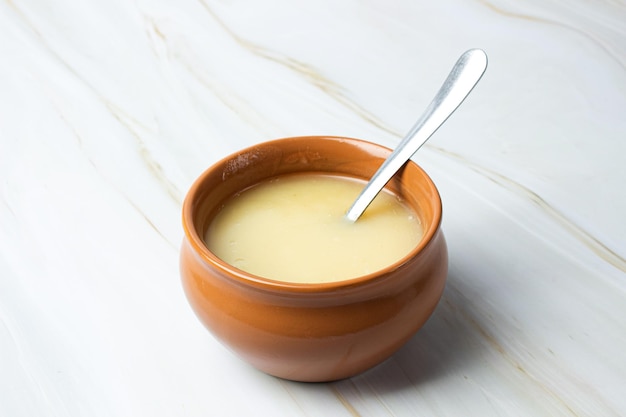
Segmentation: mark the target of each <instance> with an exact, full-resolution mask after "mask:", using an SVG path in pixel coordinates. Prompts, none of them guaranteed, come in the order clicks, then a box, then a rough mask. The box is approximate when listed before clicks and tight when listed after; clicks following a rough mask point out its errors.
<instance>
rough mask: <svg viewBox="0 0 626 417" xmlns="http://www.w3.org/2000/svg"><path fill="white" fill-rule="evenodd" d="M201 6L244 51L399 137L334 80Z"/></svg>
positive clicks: (206, 7)
mask: <svg viewBox="0 0 626 417" xmlns="http://www.w3.org/2000/svg"><path fill="white" fill-rule="evenodd" d="M199 1H200V4H201V5H202V6H203V7H204V9H205V10H206V11H207V13H209V15H211V17H212V18H213V19H214V20H215V21H216V22H217V23H218V24H219V25H220V27H221V28H222V29H223V30H224V31H225V32H226V33H227V34H228V35H229V36H230V37H231V38H232V39H233V40H235V42H237V44H239V45H240V46H241V47H243V48H244V49H246V50H248V51H249V52H251V53H253V54H255V55H257V56H259V57H261V58H264V59H266V60H269V61H272V62H275V63H277V64H279V65H282V66H284V67H286V68H288V69H290V70H291V71H293V72H295V73H297V74H299V75H300V76H301V77H303V78H304V79H305V80H306V81H307V82H308V83H310V84H311V85H313V86H315V87H316V88H318V89H319V90H321V91H323V92H324V93H325V94H327V95H328V96H329V97H331V98H332V99H334V100H335V101H337V102H338V103H340V104H341V105H342V106H344V107H346V108H348V109H349V110H351V111H352V112H354V113H355V114H356V115H358V116H359V117H361V118H362V119H363V120H365V121H366V122H368V123H370V124H372V125H373V126H375V127H377V128H378V129H381V130H383V131H385V132H388V133H391V134H394V135H397V132H395V131H394V130H393V129H392V128H391V127H389V126H388V125H387V124H385V123H384V122H383V121H382V120H380V119H379V118H378V117H376V115H374V114H373V113H371V112H369V111H367V110H366V109H364V108H363V107H362V106H360V105H359V104H358V103H356V102H355V101H354V100H352V99H350V98H349V97H348V96H347V95H346V93H345V91H344V90H343V88H342V87H341V86H340V85H339V84H337V83H335V82H333V81H332V80H330V79H328V78H326V77H324V76H323V75H322V74H320V72H319V71H318V70H317V69H315V68H314V67H313V66H311V65H309V64H306V63H304V62H302V61H299V60H297V59H294V58H291V57H289V56H285V55H282V54H280V53H278V52H276V51H273V50H271V49H268V48H266V47H263V46H261V45H257V44H255V43H253V42H250V41H248V40H247V39H243V38H242V37H240V36H239V35H238V34H236V33H235V32H234V31H233V30H232V29H230V28H229V27H228V25H227V24H226V23H224V21H223V20H221V19H220V18H219V16H218V15H217V14H216V13H215V12H214V11H213V10H212V9H211V7H209V5H207V4H206V2H205V1H203V0H199Z"/></svg>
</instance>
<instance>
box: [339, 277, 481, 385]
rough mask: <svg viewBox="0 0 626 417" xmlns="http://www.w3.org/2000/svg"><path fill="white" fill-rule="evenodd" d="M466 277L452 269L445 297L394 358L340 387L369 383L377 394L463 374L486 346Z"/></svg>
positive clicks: (341, 382)
mask: <svg viewBox="0 0 626 417" xmlns="http://www.w3.org/2000/svg"><path fill="white" fill-rule="evenodd" d="M466 279H467V277H465V278H464V277H460V276H458V275H456V274H455V273H454V272H452V271H450V273H449V275H448V280H447V284H446V288H445V290H444V293H443V295H442V298H441V300H440V302H439V304H438V305H437V308H436V309H435V311H434V312H433V315H432V316H431V317H430V319H429V320H428V321H427V322H426V324H425V325H424V326H423V327H422V328H421V329H420V330H419V331H418V332H417V333H416V334H415V335H414V336H413V337H412V338H411V339H410V340H409V341H408V342H407V343H406V344H405V345H404V346H403V347H402V348H400V350H398V351H397V352H396V353H395V354H394V355H393V356H392V357H391V358H389V359H387V360H386V361H385V362H383V363H381V364H380V365H378V366H376V367H374V368H372V369H370V370H369V371H366V372H365V373H363V374H360V375H357V376H355V377H352V378H350V379H347V380H343V381H337V382H335V383H334V384H335V386H336V388H338V389H340V390H341V389H342V387H347V386H348V385H356V386H359V385H366V386H367V387H368V389H371V390H374V391H375V392H376V393H378V394H384V393H386V392H395V391H399V390H405V389H411V388H416V387H418V386H419V385H420V384H424V383H425V382H427V381H432V380H436V379H437V378H440V377H442V376H444V375H449V374H456V375H463V374H464V369H467V368H468V367H469V366H470V365H471V363H472V362H474V361H476V360H478V358H480V356H481V352H482V351H483V349H485V343H484V342H485V336H486V332H485V330H484V329H485V324H484V323H481V322H480V320H481V319H480V318H479V316H478V315H476V314H473V310H472V305H471V304H473V303H474V302H475V300H469V299H467V298H466V296H464V294H466V293H467V292H466V291H464V286H465V285H467V284H464V282H465V280H466Z"/></svg>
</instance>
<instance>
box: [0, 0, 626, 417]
mask: <svg viewBox="0 0 626 417" xmlns="http://www.w3.org/2000/svg"><path fill="white" fill-rule="evenodd" d="M624 22H626V3H624V2H623V1H608V0H605V1H600V2H584V1H579V0H577V1H570V2H564V1H557V0H550V1H536V0H524V1H518V2H513V1H510V0H480V1H477V2H461V1H458V0H444V1H441V2H436V3H433V2H411V1H406V0H401V1H396V2H385V1H382V0H366V1H359V2H332V1H324V0H322V1H321V2H308V3H306V2H287V1H284V0H269V1H266V2H251V1H245V0H241V1H214V0H183V1H181V2H168V1H163V0H149V1H148V0H138V1H135V2H123V1H116V0H115V1H109V2H102V1H98V0H91V1H88V2H81V3H69V2H66V1H57V2H54V3H50V2H44V1H41V0H28V1H22V0H5V1H3V2H0V53H1V54H2V57H3V60H2V63H0V416H5V415H6V416H33V415H58V416H83V415H89V416H98V415H102V416H110V415H154V416H158V415H188V416H196V415H197V416H200V415H203V416H204V415H232V416H240V415H268V416H269V415H271V416H280V415H285V416H298V415H301V416H327V415H338V416H370V415H372V416H374V415H375V416H402V415H425V416H429V415H432V416H448V415H449V416H459V415H468V416H473V415H476V416H481V417H482V416H506V415H510V416H518V415H542V416H552V415H554V416H622V415H626V397H625V396H624V393H625V392H626V357H625V356H624V354H623V352H624V350H625V349H626V321H625V320H624V317H626V222H624V214H623V213H624V212H625V210H626V194H625V192H624V184H625V183H626V165H624V163H623V159H624V158H623V155H624V154H626V141H624V135H625V133H626V118H624V114H625V112H626V24H625V23H624ZM474 47H480V48H483V49H485V50H486V51H487V53H488V55H489V61H490V62H489V64H490V65H489V68H488V70H487V73H486V74H485V77H484V78H483V80H482V81H481V83H480V84H479V85H478V86H477V87H476V89H475V91H474V92H473V93H472V95H471V96H470V97H469V98H468V99H467V100H466V102H465V103H464V104H463V105H462V106H461V108H460V109H459V110H458V111H457V113H456V114H455V115H454V116H453V117H452V118H451V119H450V120H449V121H448V122H447V123H446V125H444V126H443V127H442V128H441V129H440V130H439V131H438V132H437V133H436V134H435V136H434V137H433V139H432V140H431V142H429V143H428V144H427V145H426V146H425V147H424V149H423V150H421V151H420V152H419V153H418V154H416V155H415V156H414V159H415V160H416V161H417V162H418V163H419V164H420V165H421V166H423V167H424V169H425V170H426V171H427V172H428V173H429V175H430V176H431V177H432V178H433V179H434V181H435V183H436V184H437V186H438V188H439V190H440V193H441V195H442V198H443V202H444V220H443V230H444V233H445V235H446V238H447V241H448V245H449V249H450V274H449V280H448V284H447V286H446V290H445V292H444V296H443V298H442V300H441V303H440V304H439V306H438V308H437V310H436V311H435V314H434V315H433V316H432V318H431V319H430V320H429V321H428V322H427V323H426V325H425V327H424V328H423V329H422V330H421V331H420V332H419V333H418V334H417V335H416V336H415V337H413V338H412V339H411V340H410V341H409V342H408V343H407V344H406V345H405V346H404V347H403V348H402V349H400V350H399V351H398V352H397V353H396V354H395V355H394V356H393V357H392V358H390V359H389V360H387V361H386V362H385V363H383V364H381V365H380V366H378V367H376V368H374V369H372V370H370V371H368V372H366V373H364V374H362V375H359V376H356V377H354V378H351V379H348V380H343V381H337V382H334V383H329V384H301V383H294V382H290V381H284V380H279V379H276V378H273V377H270V376H267V375H264V374H262V373H260V372H258V371H256V370H254V369H251V368H250V367H249V366H248V365H246V364H245V363H243V362H241V361H240V360H239V359H238V358H236V357H235V356H234V355H232V354H231V353H230V352H228V351H227V350H226V349H225V348H223V347H222V346H221V345H220V344H219V343H218V342H217V341H216V340H215V339H213V338H212V337H211V336H210V335H209V334H208V333H207V332H206V331H205V330H204V329H203V328H202V327H201V325H200V324H199V323H198V321H197V320H196V318H195V317H194V316H193V314H192V312H191V310H190V308H189V306H188V305H187V302H186V300H185V298H184V295H183V293H182V289H181V287H180V283H179V277H178V250H179V242H180V241H181V238H182V227H181V224H180V208H181V204H182V200H183V198H184V196H185V193H186V190H187V189H188V187H189V186H190V185H191V183H192V181H193V180H194V179H195V178H196V177H197V176H198V175H199V174H200V173H201V172H202V171H203V170H204V169H205V168H206V167H208V166H209V165H210V164H211V163H213V162H215V161H217V160H218V159H220V158H222V157H224V156H226V155H227V154H230V153H232V152H235V151H236V150H238V149H241V148H243V147H247V146H251V145H253V144H254V143H257V142H260V141H263V140H269V139H274V138H279V137H285V136H298V135H311V134H330V135H343V136H351V137H359V138H363V139H367V140H371V141H375V142H378V143H381V144H383V145H386V146H389V147H393V146H394V145H395V144H397V143H398V141H399V140H400V138H401V137H402V135H403V134H404V132H405V131H407V130H408V129H409V128H410V126H411V125H412V124H413V122H414V121H415V120H416V118H417V117H418V116H419V113H420V112H421V111H422V109H424V108H425V107H426V106H427V105H428V103H429V101H430V99H431V98H432V96H433V94H434V93H435V91H436V90H437V89H438V87H439V85H440V83H441V82H443V79H444V78H445V74H446V73H447V71H448V70H449V69H450V67H451V65H452V64H453V63H454V61H455V60H456V58H457V57H458V56H459V55H460V53H462V52H463V51H464V50H466V49H469V48H474Z"/></svg>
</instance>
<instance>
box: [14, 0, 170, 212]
mask: <svg viewBox="0 0 626 417" xmlns="http://www.w3.org/2000/svg"><path fill="white" fill-rule="evenodd" d="M8 4H9V6H11V7H12V8H13V9H14V10H15V12H16V13H17V15H18V16H19V17H20V18H21V19H22V21H23V22H24V23H25V24H26V26H27V27H28V28H29V29H30V30H31V31H32V33H33V34H35V36H36V37H37V38H38V39H39V42H40V43H41V45H43V46H44V47H45V49H46V50H47V51H48V52H49V53H50V54H51V55H52V56H53V57H54V59H55V60H56V61H57V62H58V63H60V64H61V65H62V66H63V67H64V68H65V69H67V70H68V71H69V72H70V73H71V74H72V75H74V76H75V77H76V79H77V80H79V81H80V82H81V83H83V85H85V86H86V87H87V88H88V89H89V91H91V92H92V93H93V94H94V95H95V96H96V97H97V98H98V99H99V100H100V101H101V102H102V103H103V104H104V105H105V107H106V108H107V109H108V110H109V112H110V113H111V114H112V115H113V117H114V118H115V119H116V120H117V121H119V122H120V124H121V125H122V126H124V127H125V128H126V129H128V130H129V132H130V133H131V135H132V136H133V137H134V138H135V139H136V141H137V144H138V148H139V154H140V156H141V159H142V160H143V161H144V162H145V164H146V166H147V168H148V169H149V171H150V172H151V173H152V174H153V176H154V177H155V178H156V180H157V181H158V182H159V183H160V184H162V186H163V188H165V190H166V192H167V193H168V195H169V196H170V197H172V199H174V201H175V202H176V203H177V204H179V205H180V204H181V201H182V197H181V196H182V193H181V192H180V191H179V190H178V189H177V188H176V186H175V185H174V184H173V183H172V182H171V181H170V180H169V179H168V178H167V177H166V175H165V174H164V172H163V169H162V167H161V165H160V164H159V163H158V162H157V161H156V160H155V159H154V158H153V157H152V155H151V154H150V152H149V150H148V148H147V147H146V146H145V143H144V141H143V140H142V138H141V136H140V135H139V134H138V133H137V132H136V130H135V129H133V128H132V126H131V124H130V123H131V122H132V123H133V124H135V125H137V126H140V127H142V128H143V129H145V130H148V131H149V129H148V128H147V127H146V126H143V125H142V124H141V123H140V122H139V121H138V120H136V119H134V118H133V117H132V116H130V115H129V114H127V113H126V112H124V111H123V110H122V109H121V108H119V107H118V106H116V105H115V104H114V103H112V102H111V101H110V100H108V99H107V98H106V97H104V96H103V95H102V94H101V93H100V92H99V91H98V90H97V89H96V88H95V87H94V86H93V85H92V84H91V83H90V82H89V81H87V80H86V79H85V78H84V77H83V76H81V74H80V73H79V72H77V71H76V70H75V69H74V68H73V67H72V66H71V65H69V63H68V62H67V61H66V60H64V59H63V57H61V56H60V55H59V54H58V53H57V52H56V51H55V49H54V48H53V47H52V46H51V45H50V44H49V43H48V42H47V41H46V38H45V36H43V35H42V34H41V32H39V30H38V29H37V28H36V27H35V25H34V24H33V23H32V22H31V21H30V19H28V17H27V16H26V15H25V14H24V13H23V12H22V11H21V10H20V9H19V8H18V7H17V6H16V5H15V4H14V3H13V2H12V1H10V0H9V1H8ZM64 120H65V121H66V122H67V119H66V118H64ZM74 133H75V134H76V132H75V131H74ZM79 139H80V138H79Z"/></svg>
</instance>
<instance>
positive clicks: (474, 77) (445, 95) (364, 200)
mask: <svg viewBox="0 0 626 417" xmlns="http://www.w3.org/2000/svg"><path fill="white" fill-rule="evenodd" d="M486 69H487V54H485V52H484V51H482V50H480V49H470V50H469V51H467V52H465V53H464V54H463V55H461V57H460V58H459V60H458V61H457V62H456V64H454V67H453V68H452V71H450V74H448V78H446V80H445V81H444V83H443V85H442V86H441V88H440V89H439V91H438V92H437V95H436V96H435V98H433V101H432V102H431V103H430V105H429V106H428V108H427V109H426V111H425V112H424V114H423V115H422V117H420V118H419V120H418V121H417V122H416V123H415V125H414V126H413V128H411V130H410V131H409V133H407V135H406V136H405V137H404V139H402V141H401V142H400V144H399V145H398V147H397V148H396V149H395V150H394V151H393V152H392V153H391V155H389V157H388V158H387V159H386V160H385V161H384V162H383V164H382V165H381V166H380V168H379V169H378V171H376V173H375V174H374V176H373V177H372V178H371V179H370V181H369V182H368V183H367V185H366V186H365V188H363V191H361V194H359V196H358V197H357V198H356V200H355V201H354V203H353V204H352V207H350V209H349V210H348V212H347V213H346V216H345V217H346V219H348V220H349V221H350V222H355V221H356V220H357V219H358V218H359V217H361V215H362V214H363V212H364V211H365V209H366V208H367V207H368V206H369V205H370V203H371V202H372V201H373V200H374V198H375V197H376V196H377V195H378V193H379V192H380V190H382V189H383V187H384V186H385V184H387V183H388V182H389V180H390V179H391V177H393V175H394V174H395V173H396V172H397V171H398V170H399V169H400V168H401V167H402V166H403V165H404V164H405V163H406V162H407V161H408V160H409V158H411V157H412V156H413V154H414V153H415V152H417V150H418V149H419V148H420V147H421V146H422V145H423V144H424V143H425V142H426V141H427V140H428V139H429V138H430V136H431V135H432V134H433V133H435V131H436V130H437V129H438V128H439V126H441V125H442V124H443V122H445V121H446V120H447V119H448V117H449V116H450V115H451V114H452V113H454V111H455V110H456V109H457V107H459V105H460V104H461V103H462V102H463V100H464V99H465V97H467V95H468V94H469V93H470V91H472V89H473V88H474V86H475V85H476V83H478V81H479V80H480V78H481V77H482V75H483V73H484V72H485V70H486Z"/></svg>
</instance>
